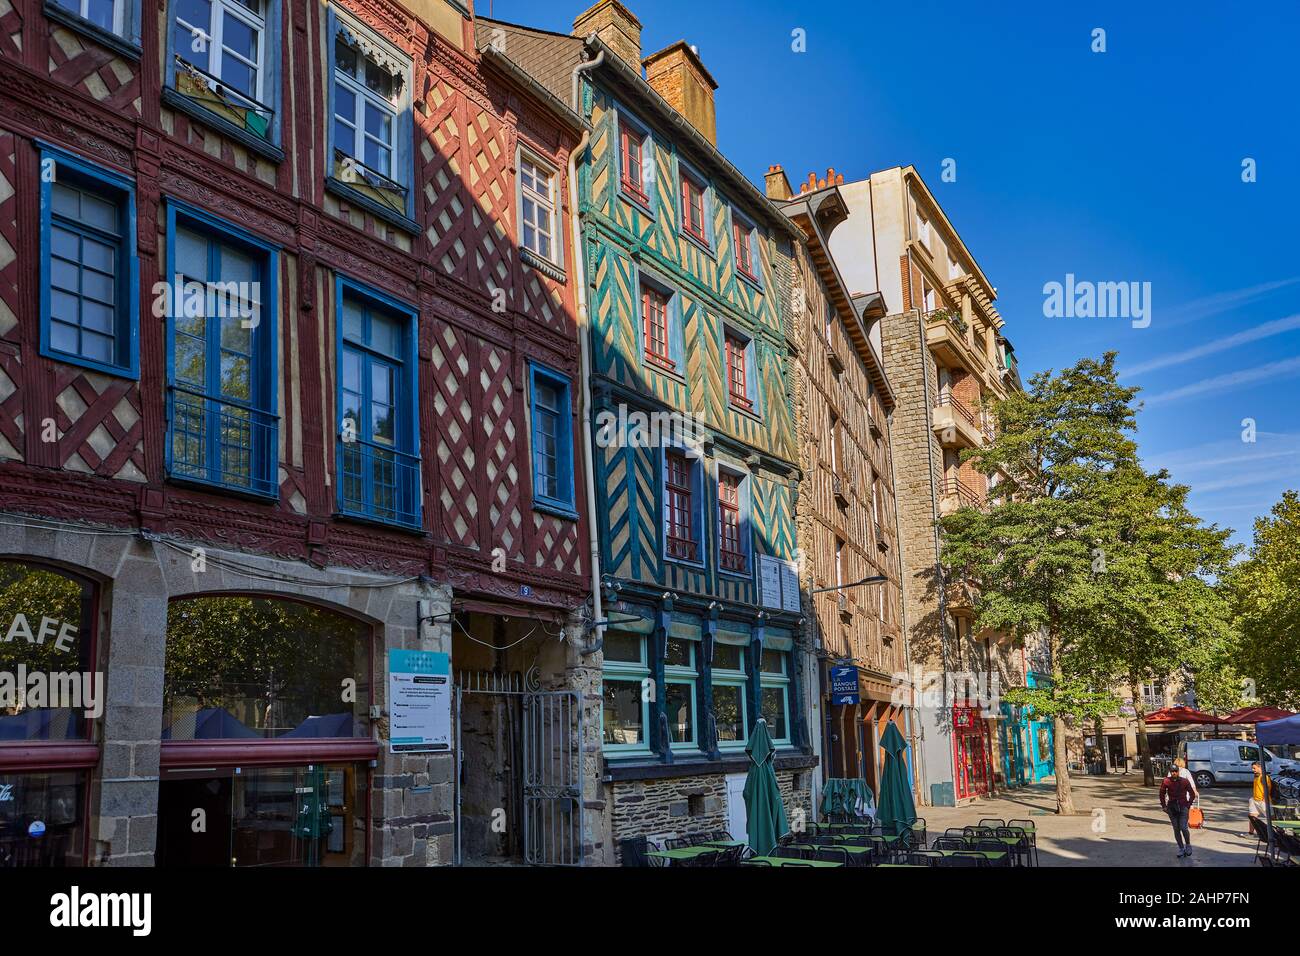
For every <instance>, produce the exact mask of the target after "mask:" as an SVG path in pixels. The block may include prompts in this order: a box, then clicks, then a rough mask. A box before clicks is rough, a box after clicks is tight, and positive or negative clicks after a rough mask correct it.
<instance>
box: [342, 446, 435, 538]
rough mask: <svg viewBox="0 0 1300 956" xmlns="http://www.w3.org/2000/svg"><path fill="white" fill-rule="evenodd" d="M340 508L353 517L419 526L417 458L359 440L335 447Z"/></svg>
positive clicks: (418, 469)
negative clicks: (338, 464)
mask: <svg viewBox="0 0 1300 956" xmlns="http://www.w3.org/2000/svg"><path fill="white" fill-rule="evenodd" d="M339 463H340V467H339V472H340V474H341V475H342V476H343V477H342V482H341V487H340V491H339V507H340V510H341V511H342V512H343V513H344V514H346V515H351V516H352V517H354V518H363V519H368V520H371V521H381V522H384V523H386V524H397V525H402V526H404V527H408V528H419V527H420V459H419V458H417V457H415V456H414V455H408V454H405V453H403V452H400V451H397V450H396V449H394V448H391V447H387V446H384V445H380V444H371V443H369V442H362V441H359V440H354V441H343V442H341V443H340V446H339Z"/></svg>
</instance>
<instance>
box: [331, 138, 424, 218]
mask: <svg viewBox="0 0 1300 956" xmlns="http://www.w3.org/2000/svg"><path fill="white" fill-rule="evenodd" d="M334 164H335V168H336V172H335V174H334V177H335V178H336V179H337V180H338V181H339V182H341V183H344V184H346V185H348V186H368V187H369V188H371V189H374V190H376V191H378V192H379V193H380V194H382V195H383V197H384V201H385V202H386V203H387V204H388V205H389V206H391V207H392V208H393V209H394V210H395V211H397V212H400V213H405V212H406V196H407V192H408V190H407V188H406V187H405V186H403V185H402V184H401V183H399V182H398V181H397V180H395V179H393V178H392V177H390V176H386V175H384V174H383V173H381V172H380V171H379V170H377V169H371V168H370V167H369V166H367V165H366V164H365V163H363V162H362V161H361V160H359V159H357V158H356V157H355V156H353V155H351V154H350V153H347V152H345V151H344V150H341V149H339V148H338V147H337V146H336V147H334Z"/></svg>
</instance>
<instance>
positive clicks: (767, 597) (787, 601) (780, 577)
mask: <svg viewBox="0 0 1300 956" xmlns="http://www.w3.org/2000/svg"><path fill="white" fill-rule="evenodd" d="M758 586H759V591H760V592H761V594H760V598H759V599H760V601H761V602H762V605H763V607H770V608H771V609H772V610H774V611H793V612H794V613H796V614H797V613H799V607H800V604H799V564H798V562H797V561H782V560H781V559H780V558H774V557H772V556H771V555H769V554H764V555H760V556H759V559H758Z"/></svg>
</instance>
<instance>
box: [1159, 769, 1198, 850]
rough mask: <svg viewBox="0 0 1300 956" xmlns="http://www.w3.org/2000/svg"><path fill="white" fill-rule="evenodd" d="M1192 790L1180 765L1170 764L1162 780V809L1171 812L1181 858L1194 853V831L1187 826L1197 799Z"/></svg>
mask: <svg viewBox="0 0 1300 956" xmlns="http://www.w3.org/2000/svg"><path fill="white" fill-rule="evenodd" d="M1192 792H1193V791H1192V785H1191V783H1190V782H1188V781H1187V780H1186V779H1185V778H1184V777H1183V776H1182V774H1181V773H1179V767H1178V765H1177V764H1170V766H1169V773H1168V774H1167V775H1166V776H1165V777H1164V778H1163V779H1162V780H1161V781H1160V809H1162V810H1164V811H1165V813H1167V814H1169V823H1170V825H1171V826H1172V827H1173V828H1174V839H1175V840H1177V841H1178V856H1179V858H1180V859H1181V858H1182V857H1185V856H1191V855H1192V832H1191V830H1189V829H1188V828H1187V816H1188V813H1189V812H1190V811H1191V809H1192V801H1193V800H1194V799H1195V797H1193V796H1192Z"/></svg>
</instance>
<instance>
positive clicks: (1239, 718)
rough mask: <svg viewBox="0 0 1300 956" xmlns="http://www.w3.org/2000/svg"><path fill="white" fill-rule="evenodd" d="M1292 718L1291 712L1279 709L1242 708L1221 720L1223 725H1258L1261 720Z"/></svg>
mask: <svg viewBox="0 0 1300 956" xmlns="http://www.w3.org/2000/svg"><path fill="white" fill-rule="evenodd" d="M1294 716H1295V715H1294V714H1293V713H1291V711H1289V710H1283V709H1282V708H1281V707H1243V708H1241V710H1234V711H1233V712H1232V713H1230V714H1229V715H1228V716H1227V717H1224V718H1222V720H1223V722H1224V723H1225V724H1258V723H1259V722H1260V721H1263V720H1281V719H1282V718H1283V717H1294Z"/></svg>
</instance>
